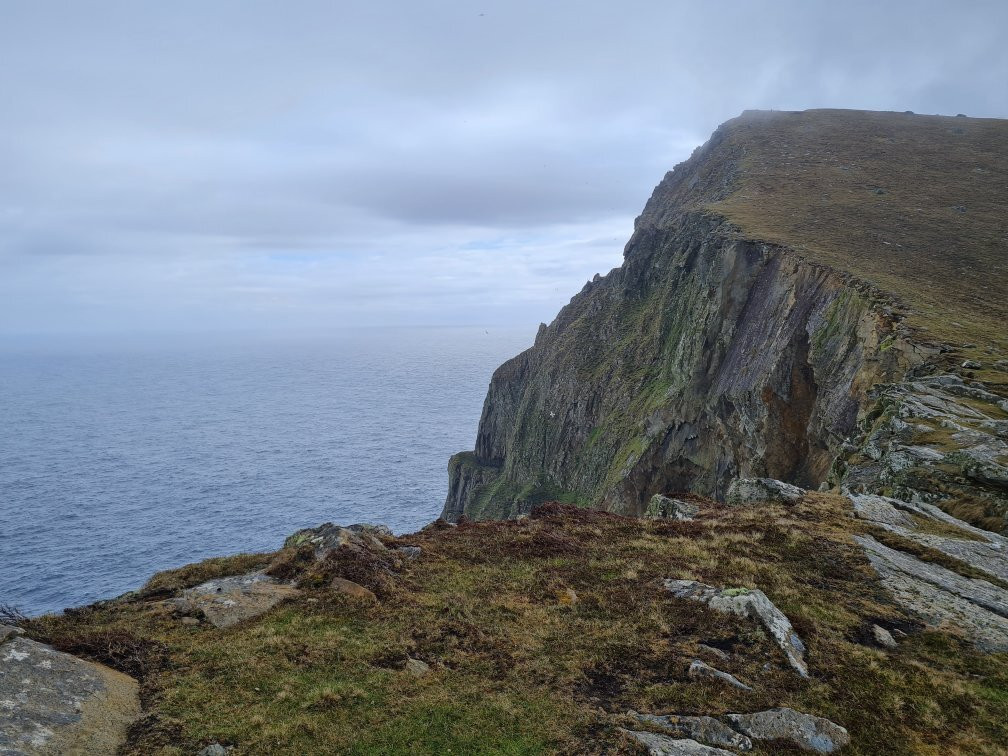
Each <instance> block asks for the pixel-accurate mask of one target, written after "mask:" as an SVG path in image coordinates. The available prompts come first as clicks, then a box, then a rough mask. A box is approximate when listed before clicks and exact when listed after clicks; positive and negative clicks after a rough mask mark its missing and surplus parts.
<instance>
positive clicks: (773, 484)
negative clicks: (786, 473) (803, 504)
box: [726, 478, 805, 507]
mask: <svg viewBox="0 0 1008 756" xmlns="http://www.w3.org/2000/svg"><path fill="white" fill-rule="evenodd" d="M804 493H805V491H804V489H801V488H799V487H798V486H792V485H791V484H790V483H784V482H782V481H779V480H774V479H773V478H736V479H735V480H733V481H732V482H731V485H729V486H728V495H727V497H726V501H727V503H728V504H730V505H731V506H736V507H738V506H745V505H747V504H757V503H776V504H790V503H792V502H795V501H798V499H800V498H801V497H802V496H803V495H804Z"/></svg>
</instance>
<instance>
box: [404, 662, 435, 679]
mask: <svg viewBox="0 0 1008 756" xmlns="http://www.w3.org/2000/svg"><path fill="white" fill-rule="evenodd" d="M405 669H406V671H407V672H409V673H410V674H411V675H413V676H414V677H423V676H424V675H426V674H427V673H428V672H430V665H429V664H427V662H424V661H421V660H420V659H414V658H412V657H410V658H409V659H407V660H406V667H405Z"/></svg>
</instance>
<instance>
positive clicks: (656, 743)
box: [622, 730, 733, 756]
mask: <svg viewBox="0 0 1008 756" xmlns="http://www.w3.org/2000/svg"><path fill="white" fill-rule="evenodd" d="M622 732H623V734H624V735H626V736H627V737H628V738H632V739H633V740H636V741H637V742H638V743H640V744H641V745H642V746H644V747H645V748H647V749H648V753H649V754H650V755H651V756H733V754H732V752H731V751H726V750H724V749H723V748H711V747H710V746H705V745H703V744H702V743H697V742H696V741H695V740H690V739H689V738H671V737H669V736H668V735H659V734H657V733H654V732H637V731H634V730H623V731H622Z"/></svg>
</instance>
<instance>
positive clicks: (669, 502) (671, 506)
mask: <svg viewBox="0 0 1008 756" xmlns="http://www.w3.org/2000/svg"><path fill="white" fill-rule="evenodd" d="M699 511H700V507H698V506H697V505H696V504H691V503H690V502H688V501H684V500H682V499H673V498H672V497H671V496H665V495H664V494H655V495H654V496H652V497H651V501H650V502H649V503H648V506H647V510H646V511H645V512H644V516H645V517H648V518H650V519H652V520H661V519H670V520H692V519H693V518H694V517H696V516H697V513H698V512H699Z"/></svg>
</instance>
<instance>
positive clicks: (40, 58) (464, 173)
mask: <svg viewBox="0 0 1008 756" xmlns="http://www.w3.org/2000/svg"><path fill="white" fill-rule="evenodd" d="M1006 29H1008V2H1005V0H996V1H995V2H966V1H964V2H955V3H952V2H948V1H947V0H945V1H944V2H879V1H878V0H876V1H874V2H849V1H845V2H836V0H830V1H829V2H812V1H811V0H801V1H798V2H730V1H729V0H721V2H710V3H709V2H700V1H699V0H696V1H695V2H689V3H686V2H669V1H668V0H663V1H661V2H659V1H658V0H654V1H653V2H632V1H628V0H624V1H623V2H620V3H615V2H594V0H581V1H580V2H576V3H573V2H572V3H568V2H542V1H541V0H540V1H539V2H522V1H520V0H507V1H506V2H496V1H491V0H487V1H486V2H424V1H423V0H408V1H407V0H404V1H403V2H380V1H379V0H370V1H369V2H360V3H356V2H347V1H346V0H340V1H337V0H329V1H328V2H299V1H297V0H283V1H282V2H254V1H253V0H240V1H236V2H214V1H213V0H198V1H197V2H187V1H184V0H173V2H164V1H163V0H156V1H155V0H149V1H147V2H141V1H139V0H123V1H122V2H102V1H101V0H89V1H88V2H78V1H77V0H73V1H72V2H47V1H46V0H29V1H27V2H20V1H14V0H0V335H2V334H8V335H11V334H19V333H21V334H23V333H60V332H63V333H67V332H69V333H79V332H94V333H116V332H121V331H122V332H125V331H141V332H143V331H165V330H169V331H170V330H179V331H201V330H204V331H214V330H229V329H252V330H262V329H269V330H279V331H284V330H300V329H304V328H306V327H309V326H320V327H331V326H342V325H356V324H360V323H374V324H419V323H423V324H447V323H459V324H487V325H490V324H503V323H513V324H519V325H534V324H536V323H538V322H539V321H540V320H545V321H549V320H551V319H552V317H553V315H554V314H555V312H556V310H557V309H558V308H559V307H560V306H561V305H563V304H564V303H565V302H567V301H568V299H569V298H570V296H571V295H572V294H574V293H575V292H576V291H577V290H578V289H579V288H580V287H581V285H582V284H583V283H584V281H585V280H587V279H588V278H590V277H591V276H592V274H594V273H596V272H603V273H604V272H606V271H608V270H609V269H610V268H612V267H614V266H616V265H618V264H619V263H620V261H621V258H622V249H623V245H624V243H625V242H626V240H627V238H628V237H629V235H630V232H631V229H632V223H633V218H634V216H635V215H637V214H638V213H639V212H640V210H641V208H642V207H643V205H644V202H645V201H646V199H647V197H648V196H649V195H650V193H651V190H652V189H653V187H654V185H655V184H656V183H657V182H658V181H659V180H660V178H661V177H662V175H663V174H664V173H665V171H667V170H668V169H670V168H671V167H672V166H673V165H674V164H675V163H677V162H679V161H681V160H683V159H684V158H686V157H687V156H688V155H689V153H690V152H691V151H692V149H693V148H694V147H696V146H697V145H698V144H700V143H701V142H703V141H704V140H705V139H706V138H707V136H708V135H709V134H710V132H711V131H712V130H713V129H714V128H715V127H716V126H717V125H718V124H719V123H720V122H722V121H724V120H726V119H728V118H732V117H734V116H736V115H738V114H739V113H740V112H741V111H742V110H745V109H748V108H775V109H804V108H811V107H846V108H867V109H878V110H913V111H916V112H920V113H945V114H955V113H960V112H962V113H967V114H969V115H973V116H995V117H1005V116H1006V115H1008V84H1006V82H1008V44H1006V43H1005V39H1004V34H1005V30H1006Z"/></svg>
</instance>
